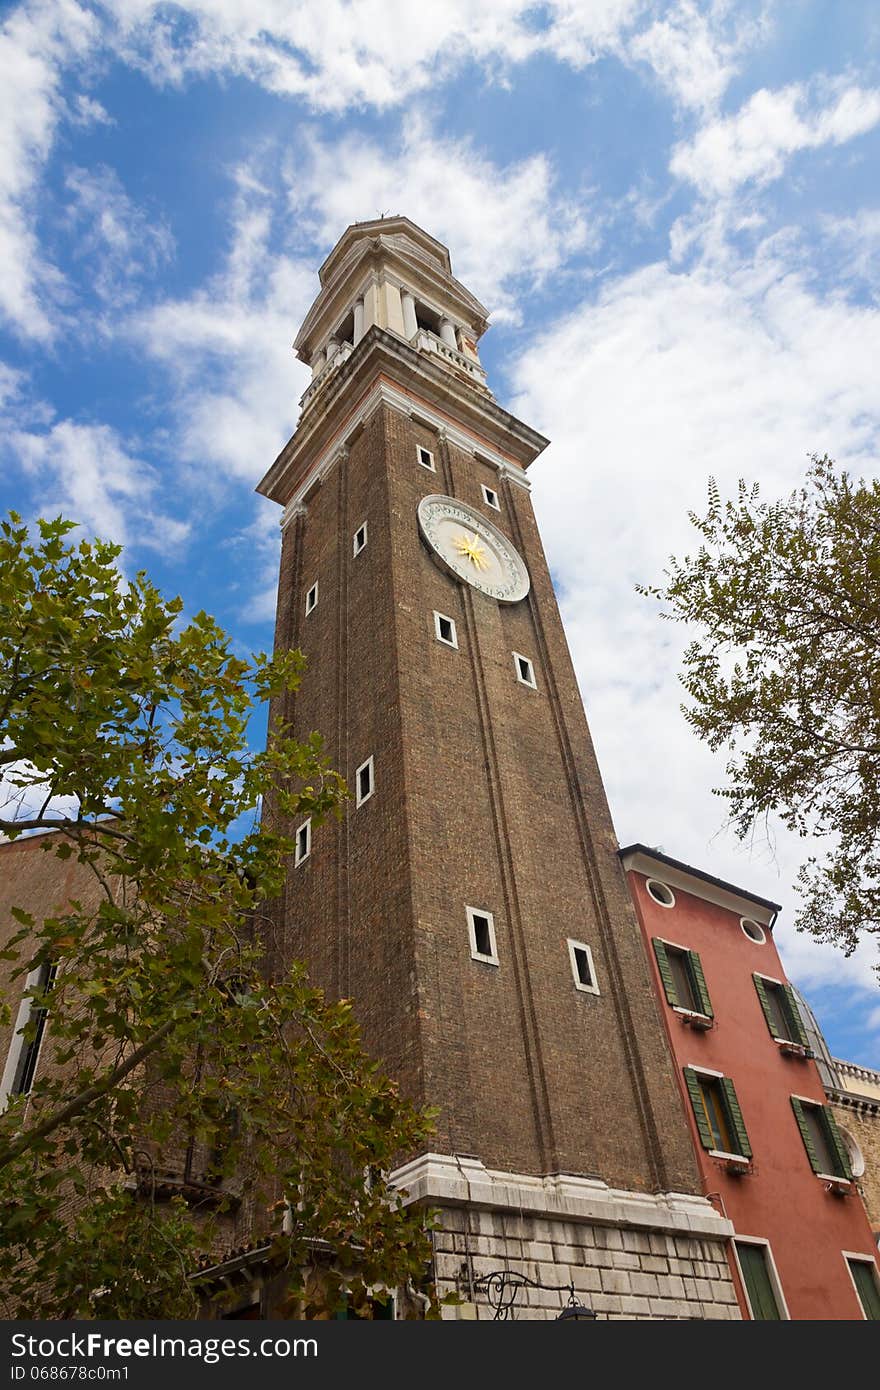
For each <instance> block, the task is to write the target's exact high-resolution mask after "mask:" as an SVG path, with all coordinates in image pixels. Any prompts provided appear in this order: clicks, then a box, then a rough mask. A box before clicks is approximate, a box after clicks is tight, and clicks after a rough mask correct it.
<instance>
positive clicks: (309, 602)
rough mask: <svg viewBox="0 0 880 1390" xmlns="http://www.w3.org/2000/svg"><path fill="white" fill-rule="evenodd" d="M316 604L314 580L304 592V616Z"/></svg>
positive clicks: (315, 584) (316, 593)
mask: <svg viewBox="0 0 880 1390" xmlns="http://www.w3.org/2000/svg"><path fill="white" fill-rule="evenodd" d="M317 606H318V585H317V582H315V583H314V584H313V585H312V587H311V588H310V589H309V592H308V593H307V594H306V617H308V615H309V613H311V612H312V610H313V609H315V608H317Z"/></svg>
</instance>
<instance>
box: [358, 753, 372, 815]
mask: <svg viewBox="0 0 880 1390" xmlns="http://www.w3.org/2000/svg"><path fill="white" fill-rule="evenodd" d="M372 790H373V759H372V758H370V759H369V760H368V761H367V762H365V763H364V764H363V766H362V767H359V768H358V770H357V804H358V805H360V804H361V802H362V801H366V799H367V797H368V796H369V795H370V794H371V793H372Z"/></svg>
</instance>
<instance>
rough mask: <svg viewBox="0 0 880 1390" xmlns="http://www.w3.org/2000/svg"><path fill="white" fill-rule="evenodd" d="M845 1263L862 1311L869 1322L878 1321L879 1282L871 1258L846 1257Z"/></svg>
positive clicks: (879, 1309) (879, 1320)
mask: <svg viewBox="0 0 880 1390" xmlns="http://www.w3.org/2000/svg"><path fill="white" fill-rule="evenodd" d="M846 1263H847V1265H848V1266H849V1272H850V1274H851V1276H852V1281H853V1283H854V1284H855V1286H856V1293H857V1294H858V1296H859V1302H860V1303H861V1305H862V1312H863V1313H864V1315H865V1317H866V1318H867V1319H868V1321H869V1322H880V1283H878V1276H877V1266H876V1265H875V1263H874V1261H873V1260H867V1259H865V1260H859V1259H853V1258H848V1259H847V1262H846Z"/></svg>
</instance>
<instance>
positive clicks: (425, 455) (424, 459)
mask: <svg viewBox="0 0 880 1390" xmlns="http://www.w3.org/2000/svg"><path fill="white" fill-rule="evenodd" d="M416 458H417V459H418V461H419V463H420V464H421V465H422V467H423V468H429V469H430V470H431V472H432V473H436V472H437V469H436V467H435V465H434V455H433V454H432V453H431V450H430V449H423V448H422V446H421V444H420V445H419V447H418V449H417V450H416Z"/></svg>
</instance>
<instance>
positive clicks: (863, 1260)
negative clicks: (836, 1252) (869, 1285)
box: [840, 1250, 880, 1321]
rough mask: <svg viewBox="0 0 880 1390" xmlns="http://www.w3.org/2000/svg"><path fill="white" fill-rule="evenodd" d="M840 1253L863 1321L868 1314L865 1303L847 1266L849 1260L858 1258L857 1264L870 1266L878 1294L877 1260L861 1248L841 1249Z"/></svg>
mask: <svg viewBox="0 0 880 1390" xmlns="http://www.w3.org/2000/svg"><path fill="white" fill-rule="evenodd" d="M840 1253H841V1255H842V1256H843V1260H844V1264H845V1265H846V1272H847V1274H848V1275H849V1277H850V1280H851V1282H852V1286H853V1288H854V1289H855V1294H856V1301H857V1302H858V1305H859V1307H860V1308H861V1310H862V1317H863V1319H864V1320H865V1321H867V1319H868V1314H867V1313H866V1312H865V1305H864V1303H863V1302H862V1295H861V1294H860V1293H859V1286H858V1284H857V1283H856V1281H855V1279H853V1272H852V1270H851V1269H850V1267H849V1262H850V1260H858V1262H859V1264H863V1265H870V1266H871V1273H872V1274H873V1276H874V1285H875V1287H876V1289H877V1293H878V1295H880V1270H878V1268H877V1260H876V1258H875V1256H873V1255H866V1254H865V1253H864V1251H862V1250H841V1252H840Z"/></svg>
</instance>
